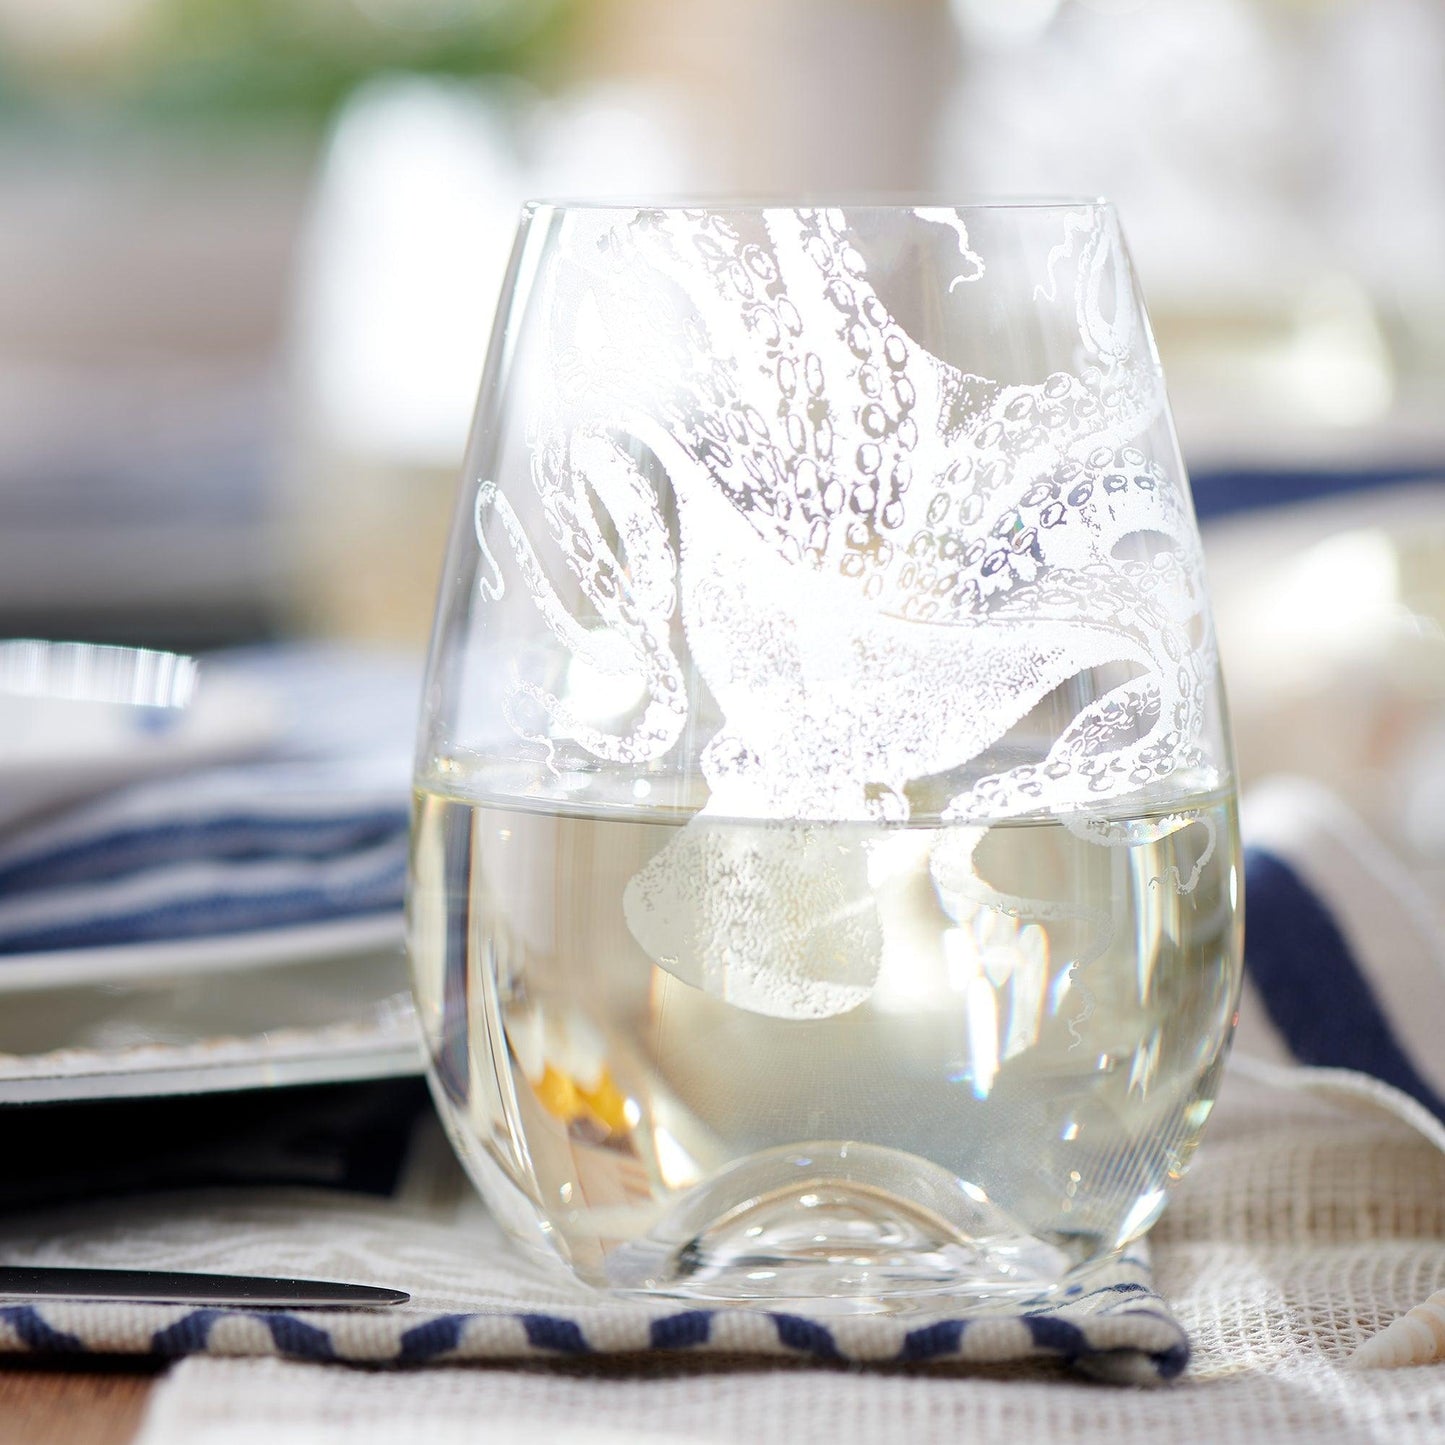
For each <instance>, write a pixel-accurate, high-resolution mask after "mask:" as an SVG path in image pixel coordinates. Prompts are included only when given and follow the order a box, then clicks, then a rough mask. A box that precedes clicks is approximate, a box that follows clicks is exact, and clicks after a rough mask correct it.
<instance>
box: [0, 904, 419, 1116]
mask: <svg viewBox="0 0 1445 1445" xmlns="http://www.w3.org/2000/svg"><path fill="white" fill-rule="evenodd" d="M386 922H387V924H388V925H389V928H390V930H391V934H392V938H391V940H390V942H389V943H387V944H385V945H383V946H380V947H377V946H374V945H373V946H372V947H369V948H365V947H351V948H347V949H335V950H332V951H331V952H329V953H327V954H326V955H324V956H317V955H315V954H311V955H310V956H303V957H299V958H298V957H297V956H296V955H294V954H293V955H292V957H291V958H290V959H289V960H288V959H283V958H279V957H273V958H270V959H267V960H266V961H265V963H264V966H262V965H261V964H259V963H258V962H257V960H256V959H254V958H253V959H252V960H250V961H249V962H248V963H246V964H242V965H241V966H237V967H230V968H222V967H220V966H219V965H217V966H215V967H211V968H209V969H200V970H197V969H196V968H194V967H193V966H192V963H191V962H187V961H186V960H184V959H181V963H180V966H179V967H178V968H175V969H174V970H162V969H160V968H159V967H158V966H156V965H158V963H159V961H160V960H159V957H158V955H159V954H160V952H161V951H160V950H158V949H150V950H146V951H145V952H147V953H148V954H150V955H151V956H150V957H149V958H148V959H147V960H146V965H147V966H146V967H145V968H144V969H143V970H140V971H133V972H131V973H129V974H127V975H125V976H122V975H121V974H119V973H115V972H112V973H111V974H110V976H109V977H106V976H105V975H103V974H97V975H95V976H93V977H91V978H89V979H88V980H87V981H86V982H83V983H73V984H70V985H67V986H59V987H55V986H52V987H48V988H37V987H32V988H27V989H22V990H16V991H14V992H12V993H11V994H9V996H8V997H7V998H6V1001H5V1006H4V1008H3V1010H0V1104H9V1103H15V1104H18V1103H42V1102H51V1101H57V1100H79V1099H106V1098H125V1097H138V1096H148V1095H163V1094H199V1093H212V1092H218V1091H225V1090H234V1089H254V1088H266V1087H273V1086H277V1085H289V1084H315V1083H331V1082H340V1081H343V1080H350V1079H375V1078H388V1077H398V1076H402V1075H412V1074H418V1073H420V1072H421V1067H422V1056H421V1045H420V1037H419V1034H418V1030H417V1026H416V1019H415V1015H414V1013H413V1011H412V1006H411V995H410V992H409V989H408V986H407V976H406V965H405V960H404V957H403V955H402V951H401V948H400V947H399V945H398V942H397V940H396V938H395V934H396V932H397V925H396V922H395V920H394V919H388V920H386ZM378 931H379V930H378ZM295 932H296V933H300V932H302V930H295ZM336 936H337V937H339V932H338V933H337V935H336ZM107 951H108V950H94V952H95V953H96V954H100V953H104V952H107ZM120 951H121V950H109V952H120ZM171 957H173V958H180V955H179V954H173V955H171ZM212 962H213V963H214V962H215V960H214V959H213V960H212Z"/></svg>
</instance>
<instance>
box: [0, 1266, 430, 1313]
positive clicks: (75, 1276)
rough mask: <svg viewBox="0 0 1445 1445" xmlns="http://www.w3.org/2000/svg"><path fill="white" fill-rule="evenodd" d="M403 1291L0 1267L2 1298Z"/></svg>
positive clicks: (316, 1282) (308, 1297) (272, 1297)
mask: <svg viewBox="0 0 1445 1445" xmlns="http://www.w3.org/2000/svg"><path fill="white" fill-rule="evenodd" d="M410 1298H411V1296H410V1295H409V1294H407V1293H406V1292H405V1291H404V1290H399V1289H382V1288H380V1287H378V1286H376V1285H369V1284H342V1283H340V1282H338V1281H335V1280H321V1279H269V1278H266V1277H264V1276H259V1275H243V1274H191V1273H186V1272H182V1271H179V1270H161V1269H63V1268H59V1267H57V1266H54V1265H43V1266H42V1265H13V1264H11V1265H0V1299H11V1300H16V1299H22V1300H37V1299H80V1300H131V1301H134V1302H137V1303H145V1304H209V1305H241V1306H256V1307H260V1308H265V1309H280V1308H288V1307H289V1308H292V1309H320V1308H322V1307H325V1306H338V1305H339V1306H351V1307H356V1306H367V1305H399V1304H405V1303H406V1301H407V1300H409V1299H410Z"/></svg>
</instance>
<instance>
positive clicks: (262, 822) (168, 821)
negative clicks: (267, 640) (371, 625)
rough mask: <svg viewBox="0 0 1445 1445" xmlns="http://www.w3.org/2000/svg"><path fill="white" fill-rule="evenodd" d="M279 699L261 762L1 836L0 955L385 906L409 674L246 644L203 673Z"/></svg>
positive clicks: (114, 799)
mask: <svg viewBox="0 0 1445 1445" xmlns="http://www.w3.org/2000/svg"><path fill="white" fill-rule="evenodd" d="M207 670H210V671H213V672H218V673H221V674H226V673H229V674H231V675H232V676H237V677H244V678H247V679H248V680H250V681H251V682H252V683H259V684H261V685H262V686H264V687H265V688H266V689H267V690H268V691H269V692H270V693H271V694H272V695H273V696H274V697H275V699H276V701H277V703H278V706H279V709H280V712H281V715H282V724H283V725H282V729H281V733H280V736H279V738H278V740H277V742H276V744H275V746H274V747H273V748H272V749H271V750H270V752H269V753H268V754H267V755H266V756H265V757H262V758H259V759H256V760H254V761H251V762H247V763H239V764H232V765H229V766H226V767H213V768H208V769H202V770H196V771H192V772H189V773H181V774H176V775H173V776H169V777H165V778H161V779H152V780H147V781H142V782H136V783H133V784H131V785H130V786H128V787H124V788H121V789H119V790H117V791H114V792H112V793H110V794H108V795H106V796H104V797H101V798H99V799H96V800H92V801H89V802H87V803H84V804H80V805H77V806H74V807H72V808H71V809H69V810H68V811H66V812H64V813H62V814H60V815H58V816H55V817H52V818H48V819H45V820H42V821H38V822H31V823H28V824H24V825H17V826H16V827H14V828H13V829H12V830H10V832H9V833H8V835H6V836H3V837H0V969H3V966H4V957H5V956H13V955H16V954H25V953H41V952H53V951H57V950H67V949H96V948H108V947H115V946H124V945H131V944H146V943H163V942H173V941H176V940H181V939H192V940H195V939H203V938H209V937H219V936H225V935H233V934H237V933H251V932H262V931H267V930H272V929H280V928H295V927H298V926H304V925H307V924H321V923H327V922H334V921H336V920H340V919H353V918H360V917H365V916H368V915H376V914H383V913H388V912H393V913H394V912H398V911H399V910H400V908H401V902H402V892H403V887H404V883H405V871H406V834H407V826H408V803H409V772H410V746H411V738H412V731H413V727H414V723H415V709H416V697H417V690H418V685H419V684H418V669H417V667H416V665H415V664H414V663H411V662H409V661H407V660H404V659H397V658H394V657H391V656H388V655H380V656H377V655H372V654H368V653H363V652H358V651H354V650H349V649H338V648H325V647H315V646H296V647H281V648H274V649H257V650H255V651H252V652H247V653H243V654H238V655H235V656H232V657H229V658H222V659H219V660H217V661H215V662H213V663H211V664H208V668H207V669H203V672H202V680H201V686H202V687H204V686H205V682H206V671H207Z"/></svg>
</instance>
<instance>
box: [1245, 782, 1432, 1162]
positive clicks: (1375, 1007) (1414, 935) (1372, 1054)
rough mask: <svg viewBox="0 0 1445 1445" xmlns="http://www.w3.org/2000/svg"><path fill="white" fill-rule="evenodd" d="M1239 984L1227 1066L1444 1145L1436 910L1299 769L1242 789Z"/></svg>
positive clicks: (1391, 856)
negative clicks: (1383, 1114) (1296, 774)
mask: <svg viewBox="0 0 1445 1445" xmlns="http://www.w3.org/2000/svg"><path fill="white" fill-rule="evenodd" d="M1242 811H1243V824H1244V838H1245V916H1246V933H1245V961H1246V982H1245V996H1244V1001H1243V1003H1242V1005H1241V1009H1240V1023H1239V1033H1238V1036H1237V1039H1236V1043H1235V1059H1234V1063H1233V1065H1232V1067H1243V1068H1245V1069H1253V1071H1254V1072H1255V1073H1256V1074H1257V1075H1260V1076H1262V1077H1266V1078H1268V1080H1269V1081H1270V1082H1272V1083H1274V1084H1277V1085H1280V1086H1283V1087H1295V1088H1309V1089H1315V1090H1323V1091H1328V1092H1331V1093H1336V1094H1350V1093H1353V1094H1355V1095H1358V1096H1360V1097H1361V1098H1362V1099H1367V1100H1369V1101H1370V1102H1373V1103H1375V1104H1378V1105H1381V1106H1383V1107H1385V1108H1387V1109H1389V1110H1390V1111H1391V1112H1393V1113H1395V1114H1397V1115H1399V1116H1400V1117H1402V1118H1404V1119H1406V1120H1407V1121H1408V1122H1409V1123H1411V1124H1413V1125H1414V1126H1415V1127H1416V1128H1417V1129H1419V1130H1420V1131H1421V1132H1422V1133H1424V1134H1425V1135H1427V1136H1428V1137H1429V1138H1431V1139H1432V1140H1433V1141H1434V1142H1435V1143H1436V1144H1437V1145H1438V1146H1439V1147H1441V1148H1445V909H1442V908H1441V906H1440V903H1439V902H1438V901H1437V900H1436V899H1434V898H1432V897H1431V896H1430V894H1429V893H1428V892H1427V891H1426V890H1425V889H1423V888H1422V887H1421V886H1420V884H1419V883H1418V882H1417V881H1416V880H1415V878H1414V877H1413V876H1412V874H1411V872H1410V870H1409V869H1408V868H1407V866H1406V865H1405V863H1404V861H1403V860H1402V859H1401V858H1399V857H1398V856H1397V855H1396V854H1395V853H1394V852H1393V851H1392V850H1391V848H1390V847H1389V846H1388V845H1387V844H1386V843H1385V842H1383V841H1382V840H1381V839H1379V838H1378V837H1376V836H1375V835H1374V834H1373V833H1372V832H1371V830H1370V829H1369V828H1368V827H1367V826H1366V825H1365V823H1364V822H1363V821H1362V820H1361V819H1360V818H1359V817H1358V816H1357V815H1356V814H1355V813H1354V812H1353V811H1352V810H1351V809H1350V808H1348V807H1347V806H1346V805H1345V804H1344V803H1343V802H1341V801H1340V800H1339V799H1338V798H1337V797H1335V796H1334V794H1332V793H1331V792H1329V791H1328V790H1327V789H1325V788H1324V787H1322V786H1320V785H1319V784H1318V783H1314V782H1311V781H1309V780H1306V779H1304V778H1275V779H1271V780H1269V781H1268V782H1266V783H1263V784H1261V785H1260V786H1259V787H1257V788H1255V789H1254V790H1252V791H1251V792H1250V793H1249V794H1247V795H1246V798H1245V801H1244V805H1243V810H1242Z"/></svg>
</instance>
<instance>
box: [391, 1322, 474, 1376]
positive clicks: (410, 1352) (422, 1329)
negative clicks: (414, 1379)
mask: <svg viewBox="0 0 1445 1445" xmlns="http://www.w3.org/2000/svg"><path fill="white" fill-rule="evenodd" d="M471 1318H472V1316H471V1315H438V1316H437V1318H436V1319H432V1320H428V1321H427V1322H426V1323H425V1324H421V1325H416V1326H415V1327H414V1328H412V1329H409V1330H408V1331H407V1332H406V1333H405V1334H404V1335H403V1336H402V1337H401V1347H400V1349H398V1351H397V1355H396V1362H397V1364H399V1365H422V1364H425V1363H426V1362H427V1361H428V1360H434V1359H436V1357H437V1356H438V1355H445V1354H446V1353H447V1352H448V1351H450V1350H454V1349H456V1347H457V1346H458V1345H459V1344H460V1343H461V1341H462V1330H463V1328H464V1327H465V1326H466V1323H467V1321H468V1320H469V1319H471Z"/></svg>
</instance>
